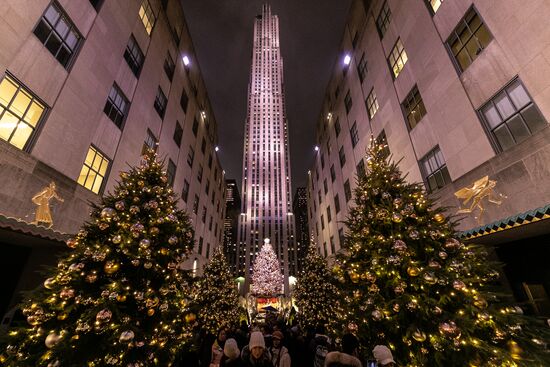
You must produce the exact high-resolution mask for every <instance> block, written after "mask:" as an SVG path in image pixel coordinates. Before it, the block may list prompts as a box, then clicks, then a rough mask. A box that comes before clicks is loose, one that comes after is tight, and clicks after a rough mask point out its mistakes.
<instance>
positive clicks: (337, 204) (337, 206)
mask: <svg viewBox="0 0 550 367" xmlns="http://www.w3.org/2000/svg"><path fill="white" fill-rule="evenodd" d="M334 209H335V211H336V214H338V213H340V197H339V196H338V194H336V196H335V197H334Z"/></svg>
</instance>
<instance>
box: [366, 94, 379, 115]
mask: <svg viewBox="0 0 550 367" xmlns="http://www.w3.org/2000/svg"><path fill="white" fill-rule="evenodd" d="M365 105H366V106H367V111H368V113H369V119H371V120H372V119H373V117H374V115H376V112H378V108H379V107H380V106H378V100H377V99H376V93H375V92H374V88H372V89H371V91H370V93H369V95H368V97H367V100H366V101H365Z"/></svg>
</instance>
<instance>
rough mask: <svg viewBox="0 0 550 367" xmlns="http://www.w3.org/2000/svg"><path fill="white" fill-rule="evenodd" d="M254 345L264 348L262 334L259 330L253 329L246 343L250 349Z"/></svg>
mask: <svg viewBox="0 0 550 367" xmlns="http://www.w3.org/2000/svg"><path fill="white" fill-rule="evenodd" d="M254 347H262V348H264V349H265V340H264V335H263V334H262V332H261V331H253V332H252V333H251V334H250V342H249V343H248V348H250V350H252V348H254Z"/></svg>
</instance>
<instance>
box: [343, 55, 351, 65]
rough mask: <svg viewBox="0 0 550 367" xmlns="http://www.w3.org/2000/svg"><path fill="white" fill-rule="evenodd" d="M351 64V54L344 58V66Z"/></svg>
mask: <svg viewBox="0 0 550 367" xmlns="http://www.w3.org/2000/svg"><path fill="white" fill-rule="evenodd" d="M350 62H351V56H350V55H349V54H346V56H344V65H346V66H347V65H349V63H350Z"/></svg>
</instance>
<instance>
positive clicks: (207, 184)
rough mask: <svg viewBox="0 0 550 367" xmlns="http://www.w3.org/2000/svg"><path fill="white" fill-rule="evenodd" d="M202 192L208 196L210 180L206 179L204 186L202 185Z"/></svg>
mask: <svg viewBox="0 0 550 367" xmlns="http://www.w3.org/2000/svg"><path fill="white" fill-rule="evenodd" d="M204 192H205V193H206V195H208V194H210V180H209V179H206V185H204Z"/></svg>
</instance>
